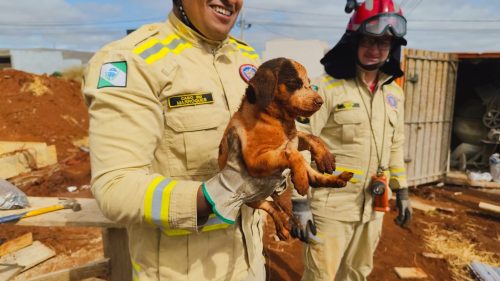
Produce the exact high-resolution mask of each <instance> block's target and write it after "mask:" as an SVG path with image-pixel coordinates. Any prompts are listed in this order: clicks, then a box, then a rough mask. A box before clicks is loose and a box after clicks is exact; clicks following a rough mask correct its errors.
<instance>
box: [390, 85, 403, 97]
mask: <svg viewBox="0 0 500 281" xmlns="http://www.w3.org/2000/svg"><path fill="white" fill-rule="evenodd" d="M387 87H388V88H390V89H393V90H394V91H395V93H397V94H400V95H402V96H403V95H404V91H403V89H402V88H401V87H400V86H399V85H398V84H396V83H395V82H392V83H391V84H389V85H387Z"/></svg>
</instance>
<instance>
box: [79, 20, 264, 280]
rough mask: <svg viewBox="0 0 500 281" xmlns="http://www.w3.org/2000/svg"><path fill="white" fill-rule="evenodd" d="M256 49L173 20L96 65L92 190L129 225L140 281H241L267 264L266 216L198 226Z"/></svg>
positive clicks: (92, 67) (143, 31) (89, 91)
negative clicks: (199, 200) (243, 72)
mask: <svg viewBox="0 0 500 281" xmlns="http://www.w3.org/2000/svg"><path fill="white" fill-rule="evenodd" d="M258 63H259V58H258V55H257V53H256V52H255V51H254V50H253V49H252V48H251V47H249V46H247V45H246V44H244V43H242V42H239V41H237V40H235V39H233V38H228V39H226V40H225V41H223V42H222V43H221V42H212V41H209V40H208V39H205V38H203V37H201V36H200V35H199V34H198V33H196V32H194V31H193V30H191V29H189V28H188V27H186V26H185V25H184V24H183V23H182V22H180V21H179V20H178V19H177V18H176V17H175V16H174V15H173V14H170V15H169V19H168V21H167V22H164V23H158V24H151V25H146V26H143V27H142V28H140V29H138V30H137V31H135V32H133V33H132V34H130V35H129V36H127V37H126V38H124V39H122V40H119V41H116V42H113V43H110V44H109V45H107V46H105V47H104V48H103V49H102V50H100V51H99V52H98V53H97V54H96V55H95V56H94V58H93V59H92V60H91V62H90V64H89V67H88V68H87V71H86V74H85V82H84V86H83V88H84V94H85V98H86V101H87V103H88V105H89V113H90V146H91V164H92V191H93V193H94V195H95V197H96V199H97V200H98V202H99V205H100V207H101V209H102V211H103V212H104V214H105V215H106V216H107V217H109V218H110V219H112V220H115V221H117V222H120V223H125V224H127V226H128V227H127V230H128V234H129V240H130V242H129V244H130V254H131V258H132V264H133V268H134V278H135V280H176V281H181V280H243V279H244V278H245V277H246V276H247V274H248V270H249V268H250V267H251V266H252V267H253V265H257V267H259V266H262V265H263V257H262V244H261V228H262V227H261V225H260V216H259V214H258V212H254V211H253V209H250V208H243V209H242V219H241V221H237V222H236V223H235V224H234V225H232V226H229V225H227V224H223V223H221V221H220V220H218V219H217V218H214V217H212V218H211V219H210V220H209V223H208V224H207V225H205V226H202V227H198V226H197V225H196V219H197V218H196V193H197V190H198V188H199V186H200V185H201V181H204V180H207V179H209V178H210V177H212V176H213V175H214V174H215V173H217V172H218V165H217V156H218V145H219V142H220V139H221V138H222V134H223V132H224V129H225V127H226V125H227V123H228V121H229V119H230V117H231V115H232V113H234V112H235V111H236V110H237V108H238V106H239V105H240V102H241V99H242V95H243V94H244V91H245V88H246V83H245V82H244V80H243V79H242V78H241V77H240V66H242V65H246V64H251V65H257V64H258Z"/></svg>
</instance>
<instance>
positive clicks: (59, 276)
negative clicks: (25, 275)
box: [28, 258, 109, 281]
mask: <svg viewBox="0 0 500 281" xmlns="http://www.w3.org/2000/svg"><path fill="white" fill-rule="evenodd" d="M108 269H109V259H106V258H105V259H101V260H98V261H94V262H91V263H87V264H85V265H82V266H77V267H73V268H68V269H63V270H59V271H56V272H51V273H48V274H44V275H42V276H38V277H35V278H32V279H29V280H28V281H75V280H83V279H86V278H90V277H96V276H105V275H107V274H108V273H109V272H108Z"/></svg>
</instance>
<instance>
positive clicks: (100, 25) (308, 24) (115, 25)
mask: <svg viewBox="0 0 500 281" xmlns="http://www.w3.org/2000/svg"><path fill="white" fill-rule="evenodd" d="M396 2H397V3H400V4H401V5H402V6H403V11H404V13H405V16H406V17H407V19H408V35H407V36H406V37H407V39H408V45H409V47H411V48H417V49H426V50H433V51H449V52H457V51H463V52H487V51H492V52H500V0H447V1H437V0H396ZM311 3H315V4H311ZM344 5H345V0H313V1H304V0H245V7H244V10H243V15H244V17H243V18H244V21H245V22H246V23H247V24H248V25H251V26H250V27H249V28H248V26H246V27H247V28H245V29H244V30H243V32H241V28H240V27H238V26H236V27H235V29H234V30H233V35H234V36H235V37H238V38H239V37H240V36H241V34H242V33H243V37H244V40H245V41H247V42H249V43H250V44H251V45H253V46H254V47H255V48H256V49H257V51H259V52H262V51H263V49H264V46H265V42H266V41H267V40H272V39H276V38H283V37H286V38H294V39H319V40H323V41H326V42H328V43H329V44H330V45H333V44H334V43H336V42H337V40H338V39H339V38H340V37H341V35H342V34H343V32H344V30H345V26H346V24H347V21H348V18H349V16H348V15H346V14H345V13H344ZM170 9H171V0H14V1H12V0H2V1H0V49H3V48H57V49H71V50H88V51H95V50H97V49H99V48H100V47H101V46H102V45H103V44H105V43H107V42H109V41H113V40H116V39H119V38H121V37H123V36H125V32H126V30H127V29H132V28H137V27H138V26H140V25H142V24H144V23H148V22H155V21H163V20H165V18H166V16H167V14H168V12H169V11H170Z"/></svg>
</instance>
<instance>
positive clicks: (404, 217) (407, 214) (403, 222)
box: [394, 188, 413, 227]
mask: <svg viewBox="0 0 500 281" xmlns="http://www.w3.org/2000/svg"><path fill="white" fill-rule="evenodd" d="M396 206H397V208H398V210H399V214H398V216H397V218H396V219H395V220H394V221H395V222H396V224H398V225H399V226H401V227H403V226H408V225H409V223H410V220H411V216H412V213H413V210H412V209H411V204H410V196H409V194H408V188H402V189H398V190H396Z"/></svg>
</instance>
